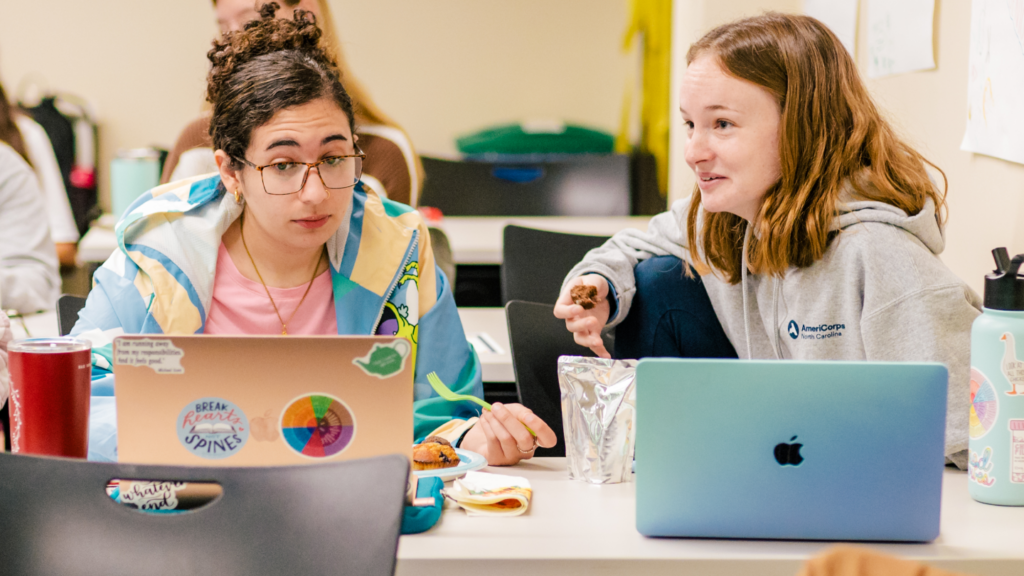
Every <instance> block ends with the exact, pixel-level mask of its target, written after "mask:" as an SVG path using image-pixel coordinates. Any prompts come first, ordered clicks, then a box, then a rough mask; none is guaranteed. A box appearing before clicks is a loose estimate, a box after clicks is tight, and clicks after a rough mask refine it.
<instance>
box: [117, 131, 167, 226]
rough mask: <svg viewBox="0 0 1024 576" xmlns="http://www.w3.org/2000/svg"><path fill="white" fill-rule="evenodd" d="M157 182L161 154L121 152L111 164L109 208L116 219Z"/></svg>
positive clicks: (147, 150) (142, 150) (138, 150)
mask: <svg viewBox="0 0 1024 576" xmlns="http://www.w3.org/2000/svg"><path fill="white" fill-rule="evenodd" d="M159 183H160V151H159V150H156V149H154V148H134V149H132V150H120V151H118V153H117V157H116V158H114V159H113V160H111V161H110V208H111V210H110V211H111V212H112V213H113V214H114V216H116V217H117V218H118V219H120V218H121V216H123V215H124V211H125V210H127V209H128V206H130V205H131V203H132V202H134V201H135V199H136V198H138V197H139V196H141V195H142V194H143V193H144V192H146V191H148V190H150V189H151V188H154V187H155V186H156V185H157V184H159Z"/></svg>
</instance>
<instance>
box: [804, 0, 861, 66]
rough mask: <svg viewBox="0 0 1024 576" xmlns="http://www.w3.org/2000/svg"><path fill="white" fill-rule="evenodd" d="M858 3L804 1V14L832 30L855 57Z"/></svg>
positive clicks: (846, 1) (855, 1) (841, 0)
mask: <svg viewBox="0 0 1024 576" xmlns="http://www.w3.org/2000/svg"><path fill="white" fill-rule="evenodd" d="M857 3H858V0H804V14H807V15H808V16H811V17H814V18H817V19H818V20H821V21H822V23H824V24H825V25H826V26H828V27H829V28H830V29H832V32H834V33H835V35H836V36H838V37H839V40H840V41H841V42H842V43H843V46H846V51H847V52H849V53H850V55H851V56H853V55H855V54H857V53H856V52H855V51H854V49H855V44H856V40H857Z"/></svg>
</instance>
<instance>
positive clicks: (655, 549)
mask: <svg viewBox="0 0 1024 576" xmlns="http://www.w3.org/2000/svg"><path fill="white" fill-rule="evenodd" d="M485 471H487V472H496V473H503V474H510V475H516V476H525V477H527V478H528V479H529V480H530V483H531V485H532V487H533V492H534V497H533V502H532V503H531V504H530V510H529V511H528V512H527V513H526V514H524V515H522V516H517V517H512V518H508V517H504V518H494V517H473V518H471V517H469V516H466V514H465V512H463V511H462V510H461V509H458V508H457V507H455V506H454V505H453V504H452V503H451V502H446V504H445V507H446V508H445V511H444V514H443V516H442V517H441V520H440V522H439V523H438V525H437V526H435V527H434V528H433V529H431V530H429V531H427V532H425V533H423V534H417V535H410V536H402V538H401V540H400V542H399V546H398V570H397V574H419V575H433V574H437V575H445V576H456V575H459V574H474V575H477V576H479V575H481V574H487V575H497V576H503V575H508V576H542V575H545V574H620V573H621V574H655V575H657V574H673V575H689V574H701V575H705V574H706V575H711V574H728V575H733V574H757V575H766V576H770V575H775V574H779V575H787V576H793V575H795V574H796V573H797V571H798V570H799V568H800V565H801V564H802V563H803V562H804V561H805V560H806V559H807V558H809V557H811V556H813V555H815V554H818V553H820V552H822V551H823V550H825V549H826V548H828V547H829V546H831V545H832V544H833V543H830V542H792V541H759V540H698V539H669V538H646V537H644V536H641V535H640V533H639V532H637V531H636V528H635V513H636V512H635V510H636V509H635V503H636V500H635V487H636V484H635V483H633V482H630V483H626V484H610V485H604V486H595V485H590V484H585V483H583V482H578V481H573V480H569V477H568V473H567V472H566V469H565V460H564V459H563V458H536V459H534V460H530V461H524V462H521V463H520V464H519V465H517V466H514V467H511V468H495V467H489V468H486V469H485ZM941 522H942V528H941V535H940V536H939V538H938V539H937V540H936V541H935V542H932V543H929V544H876V543H872V544H858V546H864V545H866V546H869V547H871V548H873V549H876V550H878V551H880V552H883V553H886V554H892V555H896V556H901V557H904V558H909V559H912V560H917V561H922V562H926V563H928V564H930V565H933V566H937V567H941V568H944V569H946V570H952V571H960V572H965V573H969V574H975V575H977V576H1002V575H1010V574H1013V575H1018V576H1019V575H1020V574H1024V507H1020V508H1014V507H1001V506H989V505H986V504H980V503H978V502H975V501H974V500H972V499H971V498H970V496H968V494H967V475H966V474H965V473H963V472H959V471H956V470H953V469H948V468H947V469H946V472H945V473H944V477H943V494H942V520H941Z"/></svg>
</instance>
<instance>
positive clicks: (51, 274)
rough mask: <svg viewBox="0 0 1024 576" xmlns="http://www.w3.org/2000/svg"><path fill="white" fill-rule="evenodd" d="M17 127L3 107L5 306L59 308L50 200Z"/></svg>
mask: <svg viewBox="0 0 1024 576" xmlns="http://www.w3.org/2000/svg"><path fill="white" fill-rule="evenodd" d="M4 102H5V103H6V100H4ZM14 126H15V125H14V121H13V120H12V119H11V118H10V115H9V114H8V107H7V106H5V105H4V106H0V309H2V310H8V309H11V310H15V311H17V312H19V313H22V314H24V313H29V312H37V311H39V310H53V308H54V305H55V304H56V303H57V296H58V295H59V294H60V274H59V273H58V270H57V251H56V249H55V248H54V246H53V239H52V238H51V237H50V226H49V222H48V220H49V219H48V218H47V215H46V202H45V201H44V200H43V193H42V191H40V189H39V181H38V180H37V178H36V175H35V174H34V173H33V172H32V168H31V167H30V166H29V164H28V161H27V158H28V156H27V153H26V152H25V145H24V142H23V140H22V138H21V135H20V134H19V133H18V131H17V129H16V128H15V127H14Z"/></svg>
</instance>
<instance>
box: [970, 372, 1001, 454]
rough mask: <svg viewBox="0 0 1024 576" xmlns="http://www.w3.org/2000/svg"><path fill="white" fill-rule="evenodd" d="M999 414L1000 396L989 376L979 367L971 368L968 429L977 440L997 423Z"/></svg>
mask: <svg viewBox="0 0 1024 576" xmlns="http://www.w3.org/2000/svg"><path fill="white" fill-rule="evenodd" d="M998 416H999V396H998V395H997V394H996V389H995V387H994V386H992V383H991V382H989V380H988V378H986V377H985V375H984V374H982V373H981V370H978V369H977V368H971V416H970V424H969V428H968V431H969V433H970V435H971V438H973V439H975V440H977V439H978V438H981V437H982V436H984V435H985V434H988V431H989V430H991V429H992V426H993V425H995V423H996V418H997V417H998Z"/></svg>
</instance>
